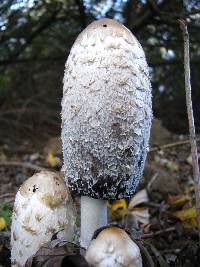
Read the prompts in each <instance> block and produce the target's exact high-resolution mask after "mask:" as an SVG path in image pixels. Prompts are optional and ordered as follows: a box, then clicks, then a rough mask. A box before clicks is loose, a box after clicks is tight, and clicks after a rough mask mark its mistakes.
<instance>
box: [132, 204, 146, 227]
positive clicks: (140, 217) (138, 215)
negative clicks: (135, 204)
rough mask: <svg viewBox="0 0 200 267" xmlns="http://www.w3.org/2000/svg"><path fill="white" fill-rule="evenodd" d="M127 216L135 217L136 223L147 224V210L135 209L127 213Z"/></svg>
mask: <svg viewBox="0 0 200 267" xmlns="http://www.w3.org/2000/svg"><path fill="white" fill-rule="evenodd" d="M129 214H131V215H132V216H134V217H135V220H136V222H139V223H143V224H148V223H149V218H150V214H149V210H148V209H147V208H135V209H132V210H131V211H129Z"/></svg>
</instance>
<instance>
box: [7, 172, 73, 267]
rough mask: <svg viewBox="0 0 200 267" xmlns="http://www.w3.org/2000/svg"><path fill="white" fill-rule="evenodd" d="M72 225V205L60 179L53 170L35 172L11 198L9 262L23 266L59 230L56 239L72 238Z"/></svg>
mask: <svg viewBox="0 0 200 267" xmlns="http://www.w3.org/2000/svg"><path fill="white" fill-rule="evenodd" d="M74 227H75V215H74V209H73V206H72V200H71V196H70V194H69V191H68V188H67V186H66V184H65V182H64V180H63V179H62V178H61V177H60V176H59V175H58V174H57V173H54V172H49V171H42V172H40V173H36V174H35V175H33V176H32V177H30V178H29V179H28V180H26V181H25V182H24V183H23V184H22V186H21V187H20V189H19V191H18V192H17V195H16V198H15V204H14V209H13V216H12V225H11V262H12V266H24V265H25V263H26V260H27V259H28V258H29V257H30V256H32V255H34V254H35V253H36V252H37V250H38V249H39V248H40V246H42V245H44V244H46V243H47V242H48V241H50V240H51V238H52V236H53V235H54V234H55V233H57V232H59V231H60V235H59V233H58V236H59V238H60V239H64V240H68V241H72V240H73V238H74ZM61 230H62V231H61Z"/></svg>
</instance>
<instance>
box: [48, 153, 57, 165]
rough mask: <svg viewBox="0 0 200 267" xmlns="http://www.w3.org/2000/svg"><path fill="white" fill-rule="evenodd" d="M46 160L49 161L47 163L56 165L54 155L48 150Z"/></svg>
mask: <svg viewBox="0 0 200 267" xmlns="http://www.w3.org/2000/svg"><path fill="white" fill-rule="evenodd" d="M47 162H48V163H49V165H50V166H51V167H52V168H54V167H56V165H57V161H56V158H55V157H54V155H53V153H52V152H51V151H50V152H49V153H48V155H47Z"/></svg>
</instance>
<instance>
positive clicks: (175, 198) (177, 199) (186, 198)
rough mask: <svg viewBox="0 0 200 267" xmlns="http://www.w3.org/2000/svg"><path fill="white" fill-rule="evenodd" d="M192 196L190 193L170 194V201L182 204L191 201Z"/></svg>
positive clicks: (172, 203)
mask: <svg viewBox="0 0 200 267" xmlns="http://www.w3.org/2000/svg"><path fill="white" fill-rule="evenodd" d="M191 200H192V197H191V196H189V195H183V196H169V198H168V203H169V204H170V205H177V204H182V203H185V202H188V201H191Z"/></svg>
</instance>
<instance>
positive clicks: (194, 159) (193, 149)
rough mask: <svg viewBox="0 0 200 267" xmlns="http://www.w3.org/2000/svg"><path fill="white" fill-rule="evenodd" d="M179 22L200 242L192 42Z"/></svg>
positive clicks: (199, 188) (199, 178)
mask: <svg viewBox="0 0 200 267" xmlns="http://www.w3.org/2000/svg"><path fill="white" fill-rule="evenodd" d="M179 23H180V27H181V30H182V32H183V40H184V70H185V95H186V106H187V113H188V122H189V132H190V144H191V154H192V165H193V177H194V183H195V197H196V211H197V223H198V230H199V242H200V175H199V163H198V153H197V141H196V134H195V125H194V116H193V107H192V97H191V91H192V90H191V81H190V51H189V49H190V48H189V45H190V44H189V34H188V30H187V24H186V22H185V21H184V20H179Z"/></svg>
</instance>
